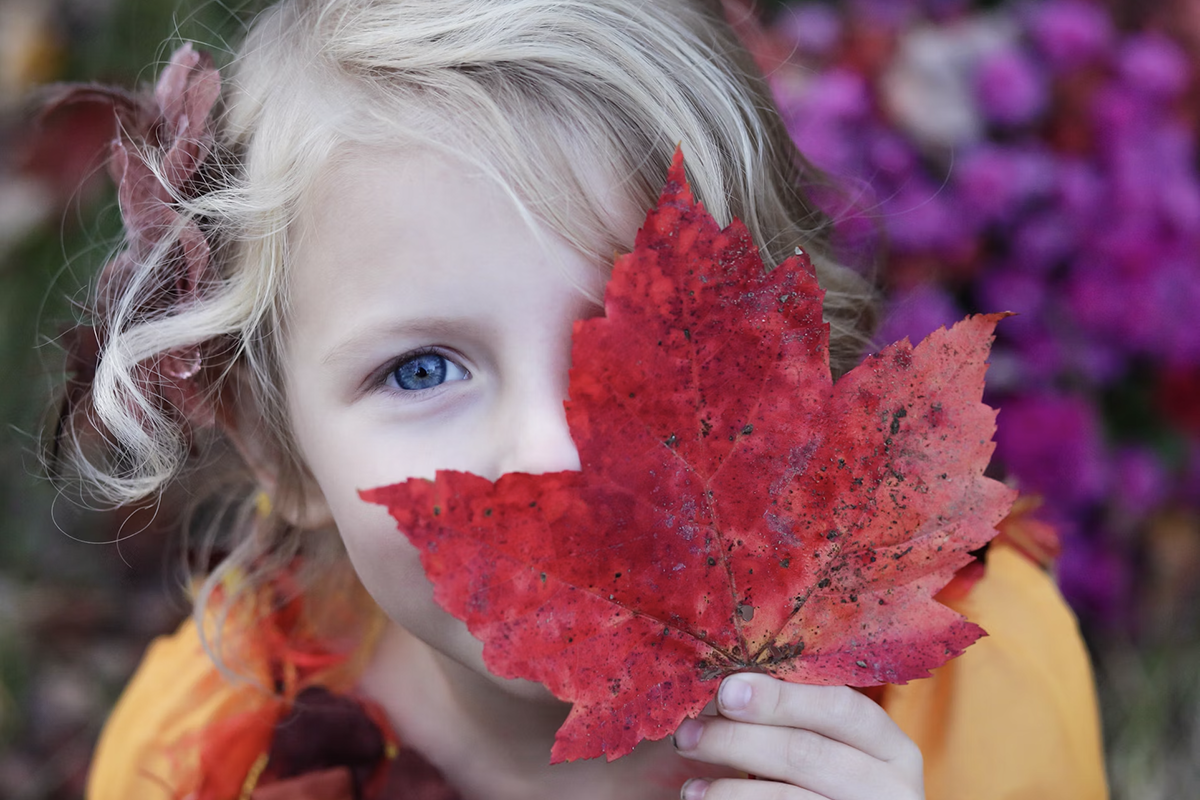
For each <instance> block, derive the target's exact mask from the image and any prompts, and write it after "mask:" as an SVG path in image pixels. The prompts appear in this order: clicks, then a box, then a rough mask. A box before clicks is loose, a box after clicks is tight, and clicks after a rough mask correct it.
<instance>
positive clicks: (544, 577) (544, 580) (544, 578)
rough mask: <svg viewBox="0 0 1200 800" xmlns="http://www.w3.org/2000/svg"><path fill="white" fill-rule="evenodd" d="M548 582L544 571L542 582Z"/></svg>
mask: <svg viewBox="0 0 1200 800" xmlns="http://www.w3.org/2000/svg"><path fill="white" fill-rule="evenodd" d="M545 582H546V573H544V572H543V573H542V583H545Z"/></svg>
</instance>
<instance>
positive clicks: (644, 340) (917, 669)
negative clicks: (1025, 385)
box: [362, 154, 1013, 762]
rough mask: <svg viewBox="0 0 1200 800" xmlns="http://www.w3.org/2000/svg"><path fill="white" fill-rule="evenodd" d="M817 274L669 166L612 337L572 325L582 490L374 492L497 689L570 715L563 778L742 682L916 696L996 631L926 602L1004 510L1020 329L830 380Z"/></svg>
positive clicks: (515, 477) (571, 475) (614, 294)
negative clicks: (1008, 415) (992, 359)
mask: <svg viewBox="0 0 1200 800" xmlns="http://www.w3.org/2000/svg"><path fill="white" fill-rule="evenodd" d="M822 297H823V292H822V291H821V290H820V289H819V288H818V286H817V282H816V279H815V277H814V274H813V269H812V266H811V264H810V263H809V260H808V258H807V256H804V255H799V254H798V255H797V256H796V257H794V258H789V259H788V260H787V261H786V262H784V263H783V264H781V265H780V266H779V267H778V268H776V269H774V270H772V271H770V272H767V271H766V270H765V269H764V268H763V264H762V261H761V259H760V257H759V253H758V250H757V248H756V247H755V245H754V243H753V242H752V241H751V238H750V235H749V233H748V232H747V230H746V228H745V226H743V225H742V224H741V223H740V222H738V221H734V223H733V224H732V225H730V226H729V227H728V228H726V229H724V230H721V229H720V227H719V226H718V225H717V224H716V222H715V221H714V220H713V219H712V217H710V216H709V215H708V213H707V212H706V211H705V210H704V208H703V207H702V206H701V205H699V204H697V203H696V202H695V201H694V200H693V199H692V194H691V190H690V188H689V187H688V185H687V183H686V181H685V180H684V176H683V161H682V156H681V155H679V154H676V158H675V163H674V164H673V166H672V168H671V172H670V174H669V177H668V181H667V185H666V187H665V188H664V189H663V193H662V197H661V198H660V200H659V204H658V206H657V207H656V208H654V209H653V210H652V211H651V212H650V214H649V215H648V216H647V218H646V223H645V226H644V227H643V228H642V229H641V231H639V233H638V236H637V242H636V247H635V249H634V251H633V252H632V253H631V254H629V255H626V256H622V257H621V258H619V259H618V260H617V262H616V264H615V266H614V269H613V274H612V278H611V279H610V281H609V283H608V288H607V291H606V294H605V316H604V317H601V318H595V319H589V320H581V321H579V322H576V323H575V331H574V341H573V350H572V368H571V376H570V400H569V401H568V402H567V419H568V423H569V425H570V428H571V433H572V436H573V437H574V440H575V444H576V446H577V447H578V449H579V457H580V461H581V462H582V471H580V472H557V473H549V474H543V475H529V474H525V473H509V474H507V475H503V476H501V477H500V478H499V480H497V481H496V482H494V483H493V482H492V481H489V480H486V479H484V478H481V477H478V476H476V475H472V474H470V473H464V472H451V471H441V472H438V473H437V476H436V480H434V481H428V480H422V479H414V480H409V481H407V482H405V483H401V484H397V485H394V486H387V487H383V488H378V489H372V490H369V491H364V492H363V493H362V496H363V498H364V499H366V500H369V501H371V502H375V503H380V504H383V505H386V506H387V507H388V510H389V511H390V512H391V514H392V516H393V517H394V518H395V519H396V521H397V523H398V526H399V528H400V530H401V531H402V532H403V533H404V534H405V535H406V536H407V537H408V538H409V539H410V540H411V541H412V542H413V544H414V545H416V547H417V548H419V550H420V552H421V561H422V564H423V565H424V568H425V572H426V574H427V575H428V577H429V579H430V580H431V581H432V583H433V585H434V595H435V597H436V599H437V601H438V603H440V604H441V605H442V607H444V608H445V609H446V610H447V611H449V612H450V613H451V614H453V615H454V616H456V617H458V618H459V619H462V620H465V621H466V623H467V626H468V628H469V629H470V631H471V633H473V634H474V635H475V636H476V637H478V638H479V639H481V640H482V641H483V643H484V650H483V655H484V660H485V662H486V664H487V666H488V668H489V669H490V670H491V671H492V672H494V673H496V674H497V675H501V676H504V677H509V678H527V679H529V680H534V681H538V682H540V683H543V684H545V685H546V687H547V688H549V689H550V691H551V692H553V693H554V694H555V695H556V696H558V697H560V698H562V699H563V700H567V701H570V702H571V703H572V704H573V708H572V710H571V713H570V716H569V717H568V718H567V720H566V722H565V723H564V724H563V726H562V728H561V729H560V730H559V732H558V736H557V739H556V742H555V745H554V748H553V750H552V753H551V759H552V761H554V762H558V761H563V760H573V759H576V758H590V757H594V756H598V755H602V754H603V755H606V756H607V757H608V758H609V759H610V760H611V759H614V758H617V757H619V756H622V755H624V754H626V753H628V752H629V751H630V750H632V749H633V747H634V745H635V744H637V742H639V741H640V740H642V739H647V738H648V739H658V738H662V737H664V736H666V735H667V734H669V733H671V732H672V731H674V730H675V728H676V727H677V726H678V725H679V723H680V722H681V721H682V720H683V718H684V716H695V715H696V714H698V713H699V712H700V710H701V709H702V708H703V707H704V705H705V704H706V703H707V702H708V701H709V700H711V699H712V697H713V695H714V692H715V690H716V688H717V686H718V683H719V679H720V678H722V677H723V676H725V675H729V674H731V673H734V672H738V671H742V670H758V671H763V672H768V673H770V674H772V675H775V676H778V677H780V678H783V679H785V680H790V681H796V682H804V683H815V684H849V685H853V686H870V685H878V684H880V683H897V682H901V683H902V682H906V681H908V680H911V679H913V678H919V677H924V676H926V675H927V674H928V672H929V670H930V669H932V668H934V667H936V666H938V665H940V664H942V663H943V662H945V661H947V660H948V659H950V658H953V657H954V656H956V655H958V654H959V653H961V652H962V650H963V649H964V648H965V647H967V645H969V644H970V643H971V642H973V641H974V640H975V639H977V638H978V637H979V636H981V635H982V634H983V631H982V630H981V629H980V628H979V627H977V626H976V625H974V624H972V623H970V622H967V621H966V620H965V619H964V618H963V617H962V616H960V615H958V614H957V613H955V612H953V611H951V610H950V609H948V608H947V607H945V606H943V605H941V604H940V603H938V602H936V601H935V600H934V599H933V596H934V595H935V594H937V592H938V590H939V589H941V588H942V587H943V586H945V585H946V584H947V583H948V582H949V581H950V580H951V578H952V577H953V576H954V573H955V571H956V570H958V569H959V568H960V567H962V566H963V565H965V564H967V563H968V562H970V561H971V558H972V557H971V555H970V551H971V550H975V549H977V548H979V547H981V546H982V545H983V544H984V543H985V542H987V541H988V540H990V539H991V538H992V537H993V536H994V535H995V530H994V526H995V524H996V523H997V522H999V520H1000V519H1001V518H1002V517H1004V515H1005V513H1006V511H1007V509H1008V507H1009V505H1010V504H1011V502H1012V499H1013V493H1012V492H1011V491H1010V490H1009V489H1007V488H1006V487H1004V486H1003V485H1002V484H1000V483H997V482H995V481H993V480H991V479H988V478H985V477H983V470H984V468H985V467H986V465H987V463H988V461H989V459H990V457H991V454H992V449H993V444H992V441H991V438H992V433H993V432H994V429H995V411H994V410H993V409H991V408H989V407H987V406H985V405H983V404H982V402H980V397H981V395H982V392H983V376H984V371H985V369H986V358H987V354H988V351H989V348H990V344H991V334H992V330H993V328H994V327H995V324H996V322H997V320H998V319H1000V318H1001V317H1002V316H1003V315H992V316H977V317H971V318H968V319H966V320H964V321H962V322H960V323H958V324H957V325H955V326H954V327H953V328H951V329H950V330H949V331H946V330H940V331H938V332H936V333H934V334H932V335H931V336H929V338H927V339H926V340H925V341H924V342H922V343H921V344H920V345H919V346H917V347H915V348H914V347H912V346H911V345H910V344H909V343H908V342H907V340H905V341H902V342H899V343H897V344H894V345H892V346H890V347H888V348H887V349H885V350H883V351H882V352H880V353H879V354H877V355H874V356H871V357H869V358H868V359H867V360H866V361H865V362H864V363H863V364H862V365H860V366H859V367H858V368H856V369H855V370H853V371H852V372H850V373H849V374H847V375H846V376H844V377H843V378H842V379H841V380H839V381H838V382H837V383H836V384H834V383H833V381H832V379H831V377H830V371H829V360H828V337H829V332H828V326H827V325H826V324H825V323H823V322H822V320H821V301H822Z"/></svg>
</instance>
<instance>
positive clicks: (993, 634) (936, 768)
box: [883, 547, 1108, 800]
mask: <svg viewBox="0 0 1200 800" xmlns="http://www.w3.org/2000/svg"><path fill="white" fill-rule="evenodd" d="M948 605H950V606H952V607H953V608H955V609H956V610H957V611H959V613H962V614H965V615H966V616H967V617H968V618H969V619H971V620H972V621H973V622H975V623H977V624H979V625H981V626H982V627H983V628H984V630H986V631H987V632H988V636H987V637H985V638H983V639H982V640H980V641H978V642H976V643H975V644H973V645H972V646H971V647H970V648H968V649H967V651H966V652H965V653H963V655H962V656H960V657H959V658H956V659H955V660H953V661H951V662H949V663H947V664H945V665H944V666H942V667H941V668H940V669H938V670H937V671H936V672H935V673H934V675H933V677H931V678H927V679H925V680H921V681H913V682H912V683H909V684H908V685H905V686H890V687H888V689H887V691H886V692H885V694H884V698H883V706H884V708H886V709H887V711H888V713H889V714H890V715H891V717H892V719H894V720H895V721H896V722H897V724H899V725H900V727H901V728H903V729H904V731H905V733H907V734H908V735H909V736H910V737H912V739H913V741H914V742H916V744H917V745H918V746H919V747H920V748H921V753H922V755H923V756H924V758H925V791H926V797H927V798H928V800H951V798H954V800H1027V799H1028V800H1035V799H1036V800H1043V799H1044V798H1046V799H1049V798H1052V800H1103V798H1107V797H1108V787H1107V783H1106V779H1105V775H1104V763H1103V755H1102V749H1101V748H1102V745H1101V741H1100V723H1099V719H1098V713H1097V707H1096V695H1095V688H1094V686H1093V683H1092V670H1091V665H1090V662H1089V660H1088V656H1087V652H1086V651H1085V650H1084V647H1083V642H1082V640H1081V639H1080V637H1079V631H1078V628H1077V626H1076V623H1075V618H1074V616H1073V615H1072V614H1071V612H1070V610H1069V609H1068V608H1067V606H1066V605H1065V604H1064V603H1063V601H1062V598H1061V596H1060V595H1059V593H1058V589H1057V588H1056V587H1055V586H1054V583H1053V581H1052V580H1051V579H1050V577H1049V576H1048V575H1047V574H1046V573H1045V572H1044V571H1043V570H1041V569H1040V568H1039V567H1037V566H1035V565H1034V564H1033V563H1032V562H1030V561H1029V560H1028V559H1026V558H1025V557H1024V556H1022V555H1020V554H1019V553H1017V552H1016V551H1015V550H1013V549H1011V548H1008V547H993V548H992V549H991V551H990V552H989V553H988V564H987V572H986V573H985V575H984V577H983V579H982V580H980V581H979V583H977V584H976V585H975V586H974V588H972V589H971V591H970V592H969V593H968V594H967V596H966V597H965V598H964V599H962V600H960V601H958V602H954V603H949V604H948Z"/></svg>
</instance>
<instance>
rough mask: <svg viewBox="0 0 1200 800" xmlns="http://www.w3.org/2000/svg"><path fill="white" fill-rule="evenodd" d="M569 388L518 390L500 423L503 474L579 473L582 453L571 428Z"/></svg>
mask: <svg viewBox="0 0 1200 800" xmlns="http://www.w3.org/2000/svg"><path fill="white" fill-rule="evenodd" d="M564 399H566V390H565V387H561V386H546V387H545V388H544V389H541V390H538V389H535V388H533V387H530V386H525V387H522V390H521V391H515V392H514V393H513V396H512V397H511V398H509V399H508V400H507V401H506V402H505V403H504V405H503V409H504V410H503V413H502V414H500V415H499V417H498V419H497V420H496V425H497V426H498V430H497V431H496V433H497V437H496V438H497V441H498V442H499V443H500V446H501V452H500V453H499V458H498V459H497V467H498V471H499V472H500V473H505V472H529V473H533V474H540V473H543V472H562V471H565V470H578V469H579V466H580V462H579V451H578V449H577V448H576V447H575V442H574V440H573V439H572V438H571V430H570V428H569V427H568V425H567V415H566V410H565V409H564V407H563V400H564Z"/></svg>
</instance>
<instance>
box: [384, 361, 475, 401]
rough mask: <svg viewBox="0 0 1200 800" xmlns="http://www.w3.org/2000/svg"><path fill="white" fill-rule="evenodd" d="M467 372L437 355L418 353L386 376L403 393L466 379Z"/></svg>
mask: <svg viewBox="0 0 1200 800" xmlns="http://www.w3.org/2000/svg"><path fill="white" fill-rule="evenodd" d="M467 377H468V376H467V371H466V370H465V369H463V368H462V367H460V366H459V365H458V364H455V363H454V362H453V361H451V360H450V359H448V358H446V357H445V356H443V355H439V354H438V353H419V354H417V355H414V356H411V357H409V358H406V359H405V360H404V361H402V362H400V364H399V366H397V367H396V368H395V369H394V370H392V372H391V374H390V375H389V376H388V378H389V382H391V381H395V385H396V386H397V387H399V388H401V389H404V390H405V391H410V392H418V391H421V390H422V389H433V388H434V387H437V386H441V385H442V384H443V383H446V382H447V381H461V380H465V379H466V378H467Z"/></svg>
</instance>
